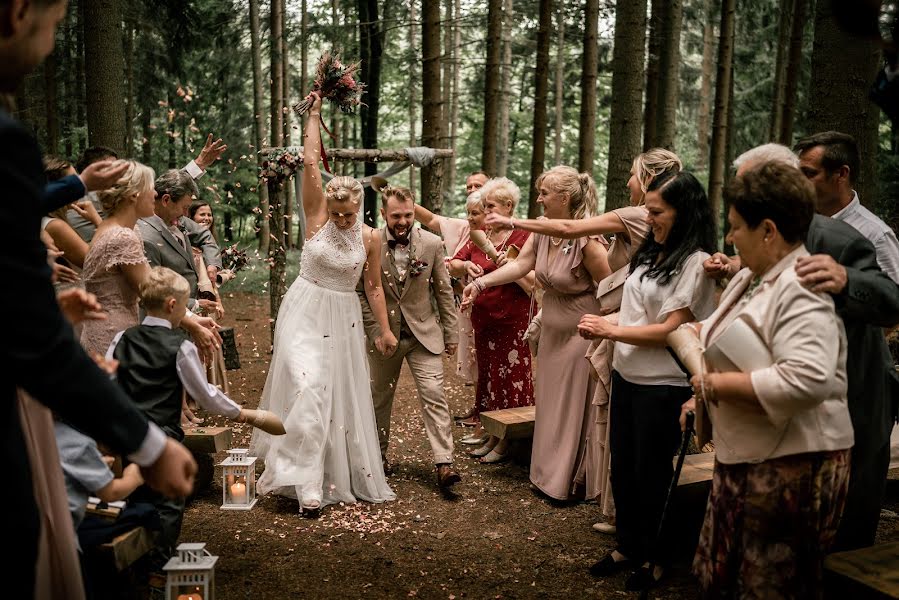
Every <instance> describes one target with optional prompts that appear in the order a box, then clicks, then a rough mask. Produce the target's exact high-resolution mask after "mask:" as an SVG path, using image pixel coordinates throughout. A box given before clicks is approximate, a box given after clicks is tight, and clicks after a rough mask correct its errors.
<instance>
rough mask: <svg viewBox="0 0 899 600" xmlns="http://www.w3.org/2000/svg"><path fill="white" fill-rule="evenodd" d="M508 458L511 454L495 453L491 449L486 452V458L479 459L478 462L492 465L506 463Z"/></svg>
mask: <svg viewBox="0 0 899 600" xmlns="http://www.w3.org/2000/svg"><path fill="white" fill-rule="evenodd" d="M510 456H511V452H508V451H506V452H497V451H496V450H495V449H493V450H491V451H490V452H488V453H487V455H486V456H484V457H481V461H480V462H482V463H484V464H485V465H488V464H489V465H492V464H496V463H501V462H506V461H507V460H509V457H510Z"/></svg>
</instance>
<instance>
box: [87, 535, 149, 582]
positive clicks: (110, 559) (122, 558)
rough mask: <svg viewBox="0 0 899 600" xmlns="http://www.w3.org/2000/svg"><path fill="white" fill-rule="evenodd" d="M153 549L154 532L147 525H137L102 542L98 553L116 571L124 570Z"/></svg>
mask: <svg viewBox="0 0 899 600" xmlns="http://www.w3.org/2000/svg"><path fill="white" fill-rule="evenodd" d="M152 549H153V534H152V533H151V532H150V531H149V530H148V529H147V528H146V527H135V528H134V529H130V530H128V531H126V532H125V533H122V534H120V535H119V536H117V537H115V538H114V539H113V540H112V541H111V542H107V543H105V544H100V546H99V547H98V550H97V551H98V553H99V555H100V556H101V557H103V560H104V561H105V562H106V563H107V564H109V565H111V566H113V567H114V568H115V570H116V571H119V572H121V571H124V570H125V569H127V568H128V567H130V566H131V565H133V564H134V563H135V562H137V560H138V559H140V558H141V557H142V556H144V555H145V554H146V553H148V552H149V551H150V550H152Z"/></svg>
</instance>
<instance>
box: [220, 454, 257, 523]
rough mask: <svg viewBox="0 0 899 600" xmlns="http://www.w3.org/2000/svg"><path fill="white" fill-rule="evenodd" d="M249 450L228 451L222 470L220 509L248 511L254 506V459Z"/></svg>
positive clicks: (221, 465)
mask: <svg viewBox="0 0 899 600" xmlns="http://www.w3.org/2000/svg"><path fill="white" fill-rule="evenodd" d="M248 453H249V450H247V449H246V448H236V449H234V450H228V458H226V459H225V460H223V461H222V462H221V464H219V466H220V467H221V468H222V508H224V509H228V510H250V509H251V508H253V506H255V505H256V457H255V456H247V454H248Z"/></svg>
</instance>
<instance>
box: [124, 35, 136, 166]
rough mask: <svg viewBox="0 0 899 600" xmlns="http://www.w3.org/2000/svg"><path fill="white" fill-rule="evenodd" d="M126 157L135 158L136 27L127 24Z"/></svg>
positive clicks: (125, 40) (125, 41)
mask: <svg viewBox="0 0 899 600" xmlns="http://www.w3.org/2000/svg"><path fill="white" fill-rule="evenodd" d="M124 47H125V156H128V157H131V156H134V113H135V111H134V25H133V24H132V23H129V22H127V21H126V22H125V38H124Z"/></svg>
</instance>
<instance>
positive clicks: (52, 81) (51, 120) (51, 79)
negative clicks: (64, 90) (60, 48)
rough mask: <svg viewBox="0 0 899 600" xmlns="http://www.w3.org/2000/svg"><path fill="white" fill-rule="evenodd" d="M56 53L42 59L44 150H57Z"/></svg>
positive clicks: (52, 152) (51, 151) (49, 152)
mask: <svg viewBox="0 0 899 600" xmlns="http://www.w3.org/2000/svg"><path fill="white" fill-rule="evenodd" d="M56 54H57V51H54V52H51V53H50V54H49V55H48V56H47V59H46V60H45V61H44V114H45V115H46V117H47V146H46V149H45V152H47V153H48V154H54V155H55V154H56V153H58V152H59V113H58V112H57V102H58V98H57V93H56Z"/></svg>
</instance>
